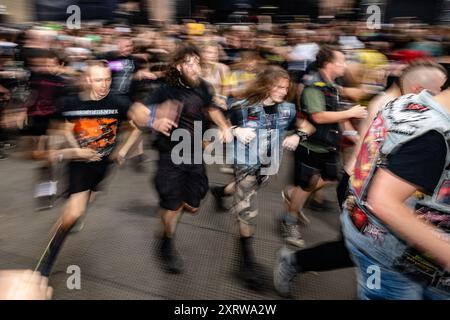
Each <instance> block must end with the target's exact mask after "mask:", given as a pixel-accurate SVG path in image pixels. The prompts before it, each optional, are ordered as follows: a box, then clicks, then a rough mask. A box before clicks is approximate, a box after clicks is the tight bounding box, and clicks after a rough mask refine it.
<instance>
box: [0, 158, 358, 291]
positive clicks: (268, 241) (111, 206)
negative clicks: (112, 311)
mask: <svg viewBox="0 0 450 320" xmlns="http://www.w3.org/2000/svg"><path fill="white" fill-rule="evenodd" d="M147 154H148V156H149V157H150V159H153V160H155V159H156V158H157V155H156V153H154V152H152V151H148V152H147ZM146 165H147V172H146V173H136V172H135V171H133V170H132V169H131V168H130V167H124V168H122V169H119V170H116V171H115V172H114V173H113V175H112V176H111V177H110V178H109V180H108V183H107V186H106V190H105V192H103V193H102V194H101V195H100V196H99V197H98V198H97V200H96V201H95V202H94V204H93V205H92V206H91V207H90V208H89V212H88V216H87V218H86V225H85V228H84V229H83V230H82V231H81V232H79V233H77V234H74V235H72V236H70V237H69V239H68V240H67V242H66V244H65V246H64V248H63V250H62V252H61V254H60V257H59V259H58V262H57V264H56V266H55V269H54V273H53V275H52V277H51V279H50V284H51V285H52V286H53V288H54V299H278V298H279V297H278V296H277V294H276V293H275V292H274V290H273V289H272V275H271V273H272V266H273V263H274V261H275V256H276V252H277V250H278V249H279V248H280V247H281V246H282V244H283V243H282V241H281V239H280V237H279V234H278V229H277V227H278V224H277V223H276V222H277V219H276V218H277V217H278V215H279V214H280V212H281V210H282V202H281V197H280V190H281V187H282V186H283V185H284V184H285V183H287V182H289V179H290V177H291V173H292V170H291V168H292V158H291V156H290V155H288V156H287V157H286V158H285V160H284V162H283V164H282V169H281V172H280V174H279V175H278V176H274V177H272V179H271V181H270V183H269V185H268V186H267V187H266V188H265V189H263V190H262V191H261V192H260V193H259V195H258V198H259V204H260V206H259V208H260V215H259V216H258V218H257V223H258V229H257V234H256V239H255V249H256V254H257V257H258V260H259V262H260V263H261V265H262V266H263V267H264V270H263V271H264V274H265V280H266V282H267V283H266V286H265V290H263V291H262V292H255V291H252V290H250V289H248V288H246V287H244V286H243V285H242V284H241V283H240V282H239V280H238V279H237V278H236V276H235V272H236V270H237V268H238V246H237V244H238V237H237V236H236V232H237V223H236V219H235V218H234V217H233V216H232V215H231V214H230V213H227V212H217V211H215V209H214V203H213V198H212V196H211V195H210V194H208V196H207V197H206V199H205V200H204V202H203V204H202V208H201V210H200V212H199V214H198V216H191V215H187V214H186V215H184V216H183V217H182V219H181V222H180V224H179V226H178V231H177V237H176V246H177V248H178V251H179V252H180V253H181V254H182V257H183V259H184V262H185V269H186V270H185V272H184V273H183V274H180V275H172V274H166V273H164V272H163V271H162V269H161V266H160V264H159V260H158V258H157V257H156V256H155V248H156V246H157V240H156V236H157V234H158V232H159V221H158V216H157V203H158V200H157V194H156V192H155V190H154V187H153V185H152V184H151V177H152V176H153V174H154V172H155V170H156V166H155V162H154V161H150V162H148V163H147V164H146ZM36 167H37V163H35V162H29V161H24V160H19V159H15V158H14V157H11V158H9V159H7V160H4V161H1V162H0V177H1V178H0V269H8V268H34V266H35V265H36V263H37V261H38V259H39V257H40V255H41V253H42V251H43V249H44V248H45V246H46V244H47V242H48V240H49V229H50V227H51V226H52V224H53V222H54V221H55V219H56V217H57V216H58V213H59V210H60V209H61V203H62V202H61V201H59V202H57V203H56V206H55V208H53V209H51V210H46V211H38V212H36V211H34V210H33V205H34V202H33V192H34V191H33V190H34V181H35V180H34V176H35V171H36ZM208 171H209V172H208V174H209V178H210V183H211V184H215V183H217V184H219V183H224V182H226V181H227V180H228V179H230V178H231V176H230V175H227V174H223V173H220V172H219V170H218V167H217V166H210V167H209V168H208ZM326 195H327V196H328V197H329V198H330V199H333V200H334V199H335V195H334V192H333V189H332V188H329V189H328V190H327V191H326ZM306 213H307V215H308V216H309V217H310V219H311V222H312V223H311V226H309V227H303V228H302V232H303V234H304V238H305V240H306V241H307V245H313V244H315V243H318V242H321V241H327V240H333V239H335V238H336V237H337V235H338V226H339V224H338V207H337V203H336V208H335V210H333V211H332V212H315V211H311V210H308V209H306ZM70 265H77V266H79V267H80V269H81V290H69V289H68V288H67V286H66V281H67V279H68V277H69V274H68V273H67V272H66V271H67V268H68V266H70ZM355 281H356V280H355V274H354V270H353V269H344V270H340V271H332V272H323V273H317V274H316V273H308V274H304V275H301V276H299V277H297V278H296V279H295V281H294V283H293V296H294V297H295V298H296V299H355V297H356V285H355V283H356V282H355Z"/></svg>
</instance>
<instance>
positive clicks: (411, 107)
mask: <svg viewBox="0 0 450 320" xmlns="http://www.w3.org/2000/svg"><path fill="white" fill-rule="evenodd" d="M403 110H405V111H413V112H420V113H422V112H425V111H428V110H430V108H428V107H427V106H424V105H422V104H418V103H410V104H408V105H407V106H406V107H405V108H404V109H403Z"/></svg>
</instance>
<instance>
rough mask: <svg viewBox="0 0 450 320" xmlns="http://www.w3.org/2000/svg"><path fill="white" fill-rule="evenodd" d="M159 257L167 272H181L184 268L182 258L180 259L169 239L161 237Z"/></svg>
mask: <svg viewBox="0 0 450 320" xmlns="http://www.w3.org/2000/svg"><path fill="white" fill-rule="evenodd" d="M161 258H162V259H163V261H164V263H165V268H166V271H167V272H170V273H181V272H183V269H184V264H183V260H181V258H180V256H179V255H178V253H177V252H176V251H175V249H174V248H173V245H172V240H171V239H163V240H162V244H161Z"/></svg>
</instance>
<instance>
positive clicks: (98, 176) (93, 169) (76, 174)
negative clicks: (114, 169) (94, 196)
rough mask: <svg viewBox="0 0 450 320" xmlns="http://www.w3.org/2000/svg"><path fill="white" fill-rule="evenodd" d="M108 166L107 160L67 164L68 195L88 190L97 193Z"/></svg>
mask: <svg viewBox="0 0 450 320" xmlns="http://www.w3.org/2000/svg"><path fill="white" fill-rule="evenodd" d="M110 165H111V161H110V160H109V159H105V160H101V161H97V162H81V161H71V162H69V164H68V170H69V190H68V195H69V196H70V195H71V194H74V193H78V192H82V191H88V190H90V191H98V187H99V184H100V182H102V181H103V179H104V178H105V176H106V174H107V173H108V170H109V168H110Z"/></svg>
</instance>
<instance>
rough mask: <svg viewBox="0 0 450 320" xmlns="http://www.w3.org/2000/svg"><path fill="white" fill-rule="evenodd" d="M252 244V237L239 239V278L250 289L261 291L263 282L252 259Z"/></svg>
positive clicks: (253, 258)
mask: <svg viewBox="0 0 450 320" xmlns="http://www.w3.org/2000/svg"><path fill="white" fill-rule="evenodd" d="M252 242H253V237H241V238H240V249H241V250H240V251H241V261H240V278H241V279H242V280H243V281H244V282H245V284H246V285H247V286H248V287H249V288H250V289H253V290H256V291H261V290H262V289H263V281H262V278H261V274H260V270H259V266H258V264H257V263H256V260H255V257H254V253H253V248H252Z"/></svg>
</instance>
